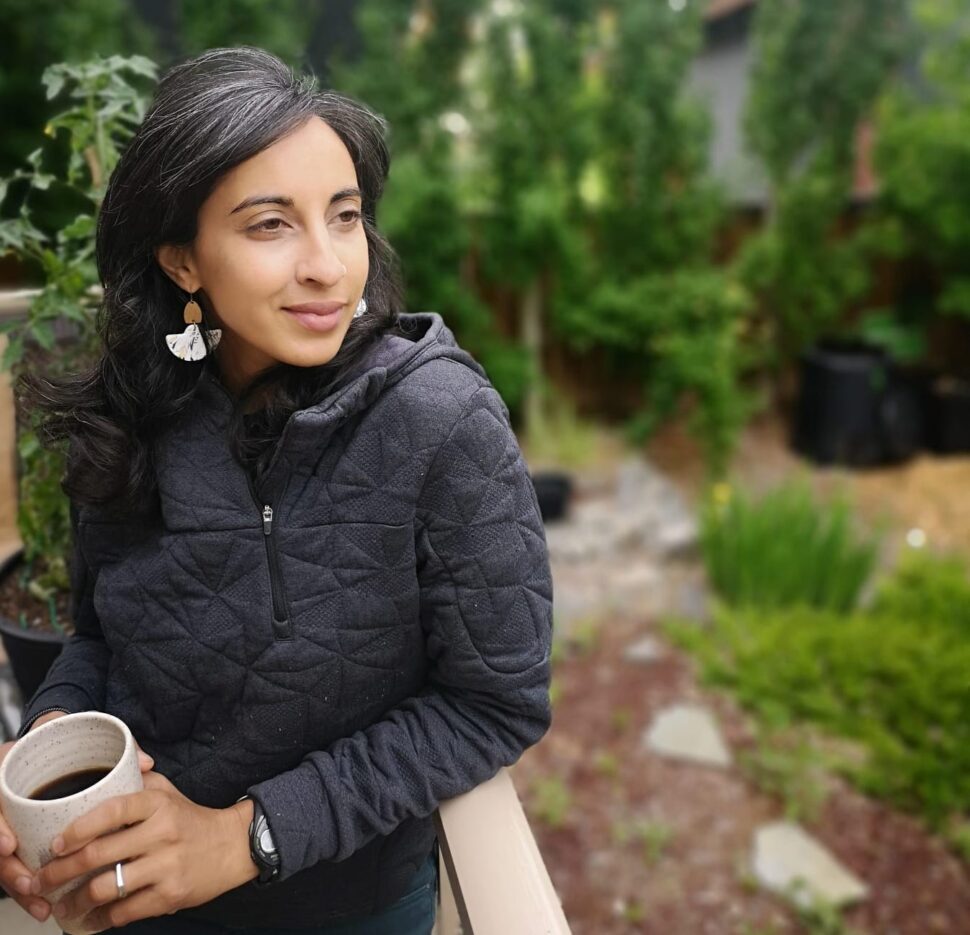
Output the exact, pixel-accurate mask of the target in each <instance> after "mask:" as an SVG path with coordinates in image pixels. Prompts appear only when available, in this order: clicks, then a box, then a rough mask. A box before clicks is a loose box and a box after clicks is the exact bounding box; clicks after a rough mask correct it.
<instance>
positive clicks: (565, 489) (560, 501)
mask: <svg viewBox="0 0 970 935" xmlns="http://www.w3.org/2000/svg"><path fill="white" fill-rule="evenodd" d="M530 476H531V477H532V486H533V487H535V491H536V499H537V500H538V501H539V512H540V513H541V514H542V521H543V522H544V523H548V522H550V521H551V520H557V519H562V518H563V517H564V516H565V514H566V509H567V507H568V506H569V499H570V497H571V496H572V492H573V480H572V478H571V477H570V476H569V475H568V474H565V473H563V472H561V471H537V472H536V473H535V474H532V475H530Z"/></svg>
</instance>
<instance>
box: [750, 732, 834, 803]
mask: <svg viewBox="0 0 970 935" xmlns="http://www.w3.org/2000/svg"><path fill="white" fill-rule="evenodd" d="M757 733H758V737H757V743H756V746H755V749H754V750H751V751H745V752H743V753H742V754H741V755H740V756H739V758H738V759H739V765H740V767H741V769H742V771H743V772H744V774H745V775H746V776H747V777H748V778H749V779H750V780H751V781H752V782H753V783H754V784H755V785H756V786H757V787H758V788H759V789H762V790H764V791H765V792H768V793H770V794H771V795H775V796H778V797H779V798H780V799H781V800H782V801H783V803H784V812H785V818H787V819H788V820H790V821H797V822H812V821H814V820H815V819H816V818H817V817H818V815H819V812H820V810H821V807H822V805H823V803H824V801H825V796H826V793H827V790H826V787H825V777H824V775H823V769H822V763H821V761H820V758H819V757H818V754H817V751H816V749H815V746H814V745H813V744H812V743H811V741H810V740H809V739H808V738H806V737H805V736H803V734H802V733H801V732H798V731H792V730H790V729H788V728H777V727H770V726H768V727H759V729H758V732H757Z"/></svg>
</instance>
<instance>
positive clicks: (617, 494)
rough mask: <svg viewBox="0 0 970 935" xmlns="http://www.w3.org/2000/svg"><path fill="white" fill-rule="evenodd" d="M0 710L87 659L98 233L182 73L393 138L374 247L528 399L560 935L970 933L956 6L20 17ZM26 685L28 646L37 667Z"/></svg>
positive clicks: (967, 408) (344, 1) (8, 187)
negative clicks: (81, 525) (69, 456)
mask: <svg viewBox="0 0 970 935" xmlns="http://www.w3.org/2000/svg"><path fill="white" fill-rule="evenodd" d="M0 16H2V20H3V22H4V25H5V41H4V49H3V54H2V65H0V114H2V118H0V120H2V130H3V132H2V133H0V198H2V201H0V251H2V257H0V332H2V334H0V341H2V347H3V357H2V361H0V362H2V368H3V370H4V374H5V377H6V381H7V382H6V385H5V389H4V396H3V405H2V407H0V428H2V441H3V445H4V448H3V456H2V463H0V467H2V468H3V470H2V471H0V557H2V558H3V559H4V565H3V577H2V580H0V634H2V636H3V643H4V647H5V650H6V654H7V656H8V657H9V662H7V663H6V664H5V666H4V668H2V669H0V709H2V711H3V722H4V726H5V730H6V731H7V732H8V735H12V733H11V732H12V731H14V730H15V729H16V725H17V723H18V717H19V714H18V712H19V705H20V701H21V699H22V697H23V696H24V695H26V694H29V693H30V692H31V691H32V687H33V686H34V685H36V684H37V682H39V679H40V678H41V677H42V675H43V672H44V671H46V666H48V665H49V664H50V660H51V658H52V657H53V654H55V653H56V652H57V651H59V648H60V646H61V644H62V643H63V640H64V639H65V638H66V636H67V635H69V633H70V631H71V627H70V604H69V595H68V584H67V581H68V571H67V562H68V558H67V556H68V555H69V540H70V536H69V529H70V527H69V523H68V514H67V505H66V502H65V500H64V498H63V495H62V494H61V493H60V490H59V487H58V479H59V477H60V472H61V470H62V468H63V463H62V461H61V460H60V457H61V456H60V455H58V454H57V453H51V452H47V451H45V450H43V449H41V448H40V446H39V445H38V443H37V438H36V435H35V434H34V431H33V427H32V423H31V419H30V417H29V414H25V413H17V412H16V406H15V404H14V401H13V399H12V397H11V394H10V390H9V383H10V379H11V378H12V377H15V376H16V375H17V373H18V372H20V370H21V369H22V368H25V367H44V368H47V369H51V370H58V369H63V370H71V369H74V368H77V367H79V366H81V365H82V364H83V362H84V360H87V359H90V357H91V355H92V354H94V353H96V349H97V338H96V333H95V331H94V327H93V321H94V311H95V309H96V307H97V296H96V293H95V291H94V289H93V287H94V286H96V283H97V276H96V273H95V271H94V265H93V256H92V248H93V224H94V219H95V218H96V215H97V208H98V204H99V202H100V197H101V194H102V193H103V188H104V183H105V181H106V179H107V177H108V175H109V174H110V171H111V168H112V166H113V165H114V163H115V161H116V160H117V156H118V153H119V152H120V151H121V150H122V149H123V147H124V144H125V141H126V139H127V138H128V137H129V136H130V133H131V131H132V128H133V127H134V126H136V125H137V123H138V121H139V119H140V116H141V114H142V113H143V110H144V106H145V104H146V102H147V99H148V96H149V95H150V93H151V89H152V86H153V83H154V81H155V79H156V77H157V74H158V73H159V71H160V70H163V69H164V68H165V67H166V66H167V65H169V64H171V63H173V62H175V61H178V60H181V59H183V58H185V57H188V56H190V55H193V54H195V53H197V52H200V51H202V50H203V49H206V48H210V47H214V46H226V45H239V44H251V45H258V46H261V47H263V48H265V49H268V50H269V51H272V52H274V53H276V54H278V55H280V56H281V57H282V58H283V59H285V60H286V61H287V62H289V63H291V64H292V65H294V66H296V67H298V68H302V69H307V70H310V71H312V72H313V73H314V74H315V75H316V76H317V77H318V78H319V80H320V83H321V84H322V85H324V86H330V87H334V88H336V89H337V90H340V91H343V92H345V93H349V94H351V95H353V96H355V97H358V98H359V99H361V100H362V101H364V102H365V103H366V104H368V105H369V106H370V107H371V108H372V109H374V110H376V111H377V112H379V113H381V114H382V115H384V116H385V117H386V118H387V120H388V121H389V124H390V136H389V142H390V147H391V151H392V167H391V174H390V179H389V182H388V186H387V191H386V195H385V197H384V200H383V201H382V204H381V206H380V209H379V212H378V221H379V223H380V226H381V227H382V229H383V230H384V232H385V233H386V234H387V235H388V236H389V238H390V240H391V242H392V244H393V245H394V246H395V248H396V250H397V251H398V254H399V256H400V258H401V261H402V266H403V272H404V276H405V281H406V287H407V307H408V310H410V311H417V310H425V309H430V310H434V311H437V312H439V313H441V315H442V316H443V317H444V319H445V321H446V323H447V324H448V325H449V326H450V327H451V328H452V330H453V331H454V332H455V334H456V337H457V339H458V341H459V343H461V344H462V345H463V346H464V347H466V348H467V349H468V350H470V351H471V352H472V353H473V354H474V355H475V356H476V357H477V358H478V359H479V360H480V361H481V362H482V364H483V365H484V367H485V368H486V370H487V372H488V374H489V376H490V378H491V380H492V382H493V383H494V384H495V386H496V387H497V388H498V390H499V391H500V392H501V394H502V396H503V398H504V399H505V401H506V403H507V405H508V406H509V409H510V412H511V415H512V418H513V425H514V427H515V430H516V432H517V435H518V437H519V440H520V443H521V445H522V448H523V451H524V453H525V456H526V461H527V463H528V465H529V468H530V472H531V475H532V478H533V482H534V483H535V486H536V491H537V494H538V496H539V501H540V505H541V507H542V511H543V519H544V522H545V524H546V534H547V540H548V544H549V550H550V558H551V562H552V566H553V575H554V588H555V595H554V596H555V605H556V610H555V614H556V616H555V628H554V629H555V633H554V637H555V639H554V645H555V655H554V676H553V708H554V722H553V727H552V728H551V730H550V732H549V734H548V735H547V737H546V738H545V739H544V740H543V741H542V742H541V743H540V744H539V745H538V746H537V747H535V748H532V749H530V750H529V751H527V752H526V754H525V755H524V756H523V758H522V760H521V761H520V762H519V763H517V764H516V765H515V767H514V768H513V776H514V779H515V785H516V789H517V791H518V793H519V796H520V798H521V800H522V803H523V806H524V807H525V809H526V813H527V815H528V817H529V820H530V824H531V826H532V828H533V832H534V833H535V836H536V839H537V842H538V844H539V848H540V851H541V853H542V855H543V858H544V860H545V862H546V865H547V868H548V870H549V873H550V876H551V879H552V881H553V883H554V885H555V887H556V890H557V892H558V894H559V896H560V898H561V900H562V902H563V907H564V910H565V913H566V916H567V918H568V919H569V922H570V925H571V927H572V930H573V931H574V932H575V933H577V935H581V933H590V935H606V933H614V932H615V933H626V932H647V933H661V932H663V933H684V935H688V933H690V935H693V933H730V935H770V933H771V935H773V933H783V932H785V933H787V932H808V933H831V935H836V933H843V932H845V933H849V932H857V933H873V935H876V933H879V935H889V933H895V935H902V933H907V935H908V933H913V935H917V933H918V935H926V933H935V932H940V933H950V932H952V933H966V932H970V579H968V556H970V498H968V497H967V495H966V491H967V488H968V485H970V340H968V339H970V259H968V258H970V3H968V2H967V0H528V2H524V0H523V2H518V0H333V2H286V0H281V2H276V3H260V2H257V0H237V2H233V3H227V2H212V0H210V2H208V3H204V4H203V3H199V2H189V0H181V2H180V0H127V2H126V0H74V2H72V3H69V4H65V3H62V2H54V0H31V2H27V0H0ZM21 657H22V658H23V661H20V660H21Z"/></svg>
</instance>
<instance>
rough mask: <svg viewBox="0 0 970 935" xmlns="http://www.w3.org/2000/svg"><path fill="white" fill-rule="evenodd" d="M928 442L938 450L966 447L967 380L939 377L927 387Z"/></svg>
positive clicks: (969, 422) (969, 444)
mask: <svg viewBox="0 0 970 935" xmlns="http://www.w3.org/2000/svg"><path fill="white" fill-rule="evenodd" d="M930 411H931V418H930V427H929V446H930V448H931V449H932V450H933V451H935V452H937V453H938V454H959V453H965V452H968V451H970V382H967V381H966V380H960V379H957V378H956V377H941V378H940V379H938V380H936V381H934V383H933V386H932V388H931V390H930Z"/></svg>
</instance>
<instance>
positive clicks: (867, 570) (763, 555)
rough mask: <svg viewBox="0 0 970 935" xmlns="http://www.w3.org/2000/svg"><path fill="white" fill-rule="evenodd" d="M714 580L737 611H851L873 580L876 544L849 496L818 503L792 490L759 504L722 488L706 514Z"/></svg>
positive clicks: (800, 487) (791, 486)
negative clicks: (860, 529) (857, 519)
mask: <svg viewBox="0 0 970 935" xmlns="http://www.w3.org/2000/svg"><path fill="white" fill-rule="evenodd" d="M701 545H702V550H703V554H704V561H705V564H706V566H707V573H708V577H709V579H710V581H711V583H712V585H713V587H714V589H715V590H716V591H717V593H718V595H719V596H720V597H721V598H722V599H723V600H724V601H726V602H727V603H728V604H730V605H731V606H735V607H755V608H776V607H777V608H780V607H792V606H797V605H805V606H809V607H816V608H823V609H828V610H833V611H848V610H851V609H852V608H853V607H854V606H855V605H856V602H857V601H858V598H859V594H860V592H861V590H862V587H863V586H864V585H865V583H866V581H867V579H868V578H869V576H870V574H871V573H872V569H873V566H874V564H875V561H876V557H877V552H878V543H877V540H876V538H875V537H872V538H866V537H863V536H861V535H860V534H858V533H857V532H856V531H855V530H854V528H853V523H852V514H851V508H850V505H849V503H848V501H847V500H846V499H845V498H844V497H843V496H837V497H835V498H833V499H832V500H831V501H829V502H827V503H822V502H818V501H817V500H816V499H815V497H813V495H812V493H811V491H810V489H809V488H808V485H807V484H806V483H805V482H803V481H799V482H789V483H787V484H784V485H782V486H779V487H777V488H775V489H774V490H772V491H770V492H769V493H768V494H766V495H765V496H764V497H763V498H761V499H760V500H757V501H755V500H752V499H751V498H749V497H748V496H746V495H745V494H744V493H742V492H740V491H735V490H732V489H731V488H730V487H729V486H727V485H726V484H717V485H715V486H714V487H713V488H712V490H711V494H710V496H709V497H708V499H707V502H706V504H705V506H704V508H703V510H702V531H701Z"/></svg>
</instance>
